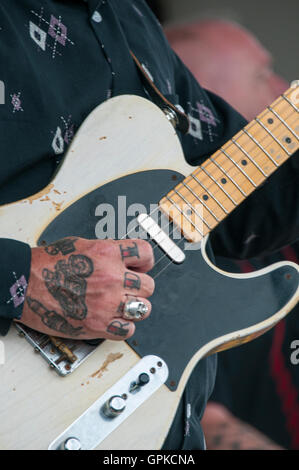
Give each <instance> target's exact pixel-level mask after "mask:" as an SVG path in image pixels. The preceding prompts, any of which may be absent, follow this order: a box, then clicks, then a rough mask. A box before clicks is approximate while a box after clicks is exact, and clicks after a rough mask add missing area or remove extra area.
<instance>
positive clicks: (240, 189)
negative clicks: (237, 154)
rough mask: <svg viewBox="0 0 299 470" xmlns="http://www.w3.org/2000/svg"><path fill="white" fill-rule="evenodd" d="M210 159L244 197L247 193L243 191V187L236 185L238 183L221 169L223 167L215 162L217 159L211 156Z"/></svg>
mask: <svg viewBox="0 0 299 470" xmlns="http://www.w3.org/2000/svg"><path fill="white" fill-rule="evenodd" d="M210 160H211V161H212V162H213V163H214V164H215V165H216V166H217V167H218V168H219V170H220V171H222V173H223V174H224V175H225V176H227V178H228V179H229V180H230V181H231V182H232V183H233V185H234V186H236V188H238V190H239V191H240V193H242V194H243V196H245V197H246V196H247V193H245V192H244V191H243V189H242V188H241V187H240V186H239V185H238V183H236V181H235V180H233V178H231V177H230V176H229V174H228V173H226V172H225V171H224V170H223V168H221V166H220V165H219V164H218V163H217V161H216V160H215V159H214V158H213V157H210Z"/></svg>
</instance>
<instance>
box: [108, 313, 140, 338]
mask: <svg viewBox="0 0 299 470" xmlns="http://www.w3.org/2000/svg"><path fill="white" fill-rule="evenodd" d="M134 332H135V325H134V323H133V322H132V321H128V320H125V319H123V318H120V317H117V318H113V319H112V320H111V321H110V323H109V324H108V326H107V328H106V338H107V339H112V340H114V341H122V340H125V339H128V338H130V337H131V336H132V335H133V334H134Z"/></svg>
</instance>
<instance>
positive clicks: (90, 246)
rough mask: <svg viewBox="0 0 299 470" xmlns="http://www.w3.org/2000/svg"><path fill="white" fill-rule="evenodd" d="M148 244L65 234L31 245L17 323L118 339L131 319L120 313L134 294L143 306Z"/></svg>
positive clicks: (148, 291)
mask: <svg viewBox="0 0 299 470" xmlns="http://www.w3.org/2000/svg"><path fill="white" fill-rule="evenodd" d="M153 263H154V258H153V252H152V248H151V246H150V245H149V244H148V243H147V242H145V241H144V240H120V241H115V240H86V239H83V238H73V237H69V238H64V239H63V240H59V241H57V242H56V243H51V244H50V245H48V246H46V247H45V246H43V247H38V248H33V249H32V262H31V272H30V278H29V284H28V288H27V293H26V299H25V304H24V309H23V314H22V318H21V320H20V322H21V323H24V324H25V325H27V326H29V327H30V328H33V329H35V330H38V331H41V332H43V333H46V334H49V335H55V336H62V337H66V338H78V339H80V338H82V339H89V338H107V339H114V340H123V339H126V338H129V337H130V336H132V335H133V333H134V331H135V324H134V322H133V321H131V320H130V321H128V320H127V319H124V318H123V317H122V315H123V308H124V306H125V303H126V302H127V301H128V300H131V299H132V298H135V299H136V297H137V296H138V300H139V301H142V302H144V303H145V304H146V306H147V307H148V312H147V314H146V315H145V316H144V317H143V318H146V317H147V316H148V315H149V314H150V310H151V304H150V302H149V300H148V299H147V298H148V297H150V296H151V295H152V293H153V291H154V281H153V279H152V278H151V277H150V276H148V275H147V274H145V273H146V272H147V271H149V270H150V269H151V268H152V267H153Z"/></svg>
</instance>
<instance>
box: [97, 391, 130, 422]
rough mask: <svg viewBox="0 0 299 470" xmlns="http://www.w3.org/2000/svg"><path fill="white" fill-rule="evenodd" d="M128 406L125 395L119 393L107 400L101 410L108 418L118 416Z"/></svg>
mask: <svg viewBox="0 0 299 470" xmlns="http://www.w3.org/2000/svg"><path fill="white" fill-rule="evenodd" d="M125 408H126V403H125V400H124V398H123V397H121V396H119V395H113V396H112V397H110V398H109V400H107V401H106V402H105V403H104V405H103V407H102V409H101V411H102V413H104V415H105V416H106V417H107V418H116V417H117V416H119V415H120V414H121V413H122V412H123V411H124V409H125Z"/></svg>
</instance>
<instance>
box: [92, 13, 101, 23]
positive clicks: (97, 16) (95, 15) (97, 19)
mask: <svg viewBox="0 0 299 470" xmlns="http://www.w3.org/2000/svg"><path fill="white" fill-rule="evenodd" d="M91 19H92V20H93V21H95V23H100V22H101V21H102V19H103V18H102V15H101V14H100V13H99V12H98V11H95V12H94V13H93V15H92V17H91Z"/></svg>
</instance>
